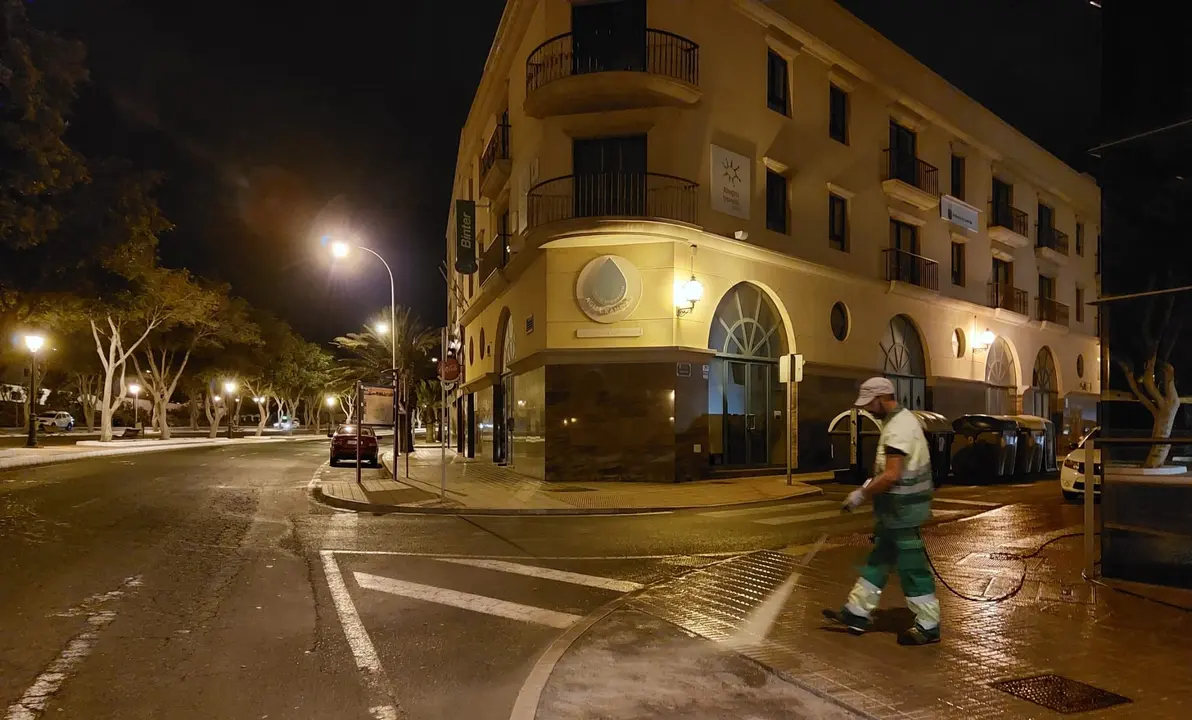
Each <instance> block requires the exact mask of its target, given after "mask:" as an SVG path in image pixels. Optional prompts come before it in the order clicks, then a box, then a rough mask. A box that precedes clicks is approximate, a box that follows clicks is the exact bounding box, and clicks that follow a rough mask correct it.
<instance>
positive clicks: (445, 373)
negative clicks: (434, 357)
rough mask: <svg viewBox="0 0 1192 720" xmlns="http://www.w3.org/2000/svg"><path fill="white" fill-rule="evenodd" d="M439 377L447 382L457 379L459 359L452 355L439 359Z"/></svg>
mask: <svg viewBox="0 0 1192 720" xmlns="http://www.w3.org/2000/svg"><path fill="white" fill-rule="evenodd" d="M439 379H440V380H442V381H443V382H447V383H453V382H455V381H456V380H459V361H458V360H456V359H455V358H453V357H448V358H443V359H442V360H440V361H439Z"/></svg>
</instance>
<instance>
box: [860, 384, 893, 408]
mask: <svg viewBox="0 0 1192 720" xmlns="http://www.w3.org/2000/svg"><path fill="white" fill-rule="evenodd" d="M893 394H894V383H892V382H890V381H889V380H887V379H886V378H884V377H872V378H869V379H868V380H866V381H865V382H863V383H861V394H860V395H858V396H857V402H855V403H853V405H856V406H857V407H864V406H865V405H868V404H869V403H871V402H873V399H874V398H877V397H881V396H883V395H893Z"/></svg>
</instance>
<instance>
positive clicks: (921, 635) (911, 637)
mask: <svg viewBox="0 0 1192 720" xmlns="http://www.w3.org/2000/svg"><path fill="white" fill-rule="evenodd" d="M939 641H940V629H939V627H934V628H932V629H931V630H924V629H923V628H921V627H919V624H918V623H915V624H914V625H913V626H911V628H910V629H909V630H903V631H902V632H900V633H898V644H899V645H930V644H931V643H937V642H939Z"/></svg>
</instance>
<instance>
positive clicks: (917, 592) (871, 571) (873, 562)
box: [844, 525, 940, 630]
mask: <svg viewBox="0 0 1192 720" xmlns="http://www.w3.org/2000/svg"><path fill="white" fill-rule="evenodd" d="M894 568H897V569H898V578H899V580H900V581H901V583H902V593H903V595H905V596H906V602H907V605H908V606H909V607H910V609H911V611H912V612H914V613H915V622H916V623H918V625H919V626H920V627H922V628H923V629H924V630H932V629H934V628H936V627H938V626H939V622H940V608H939V601H938V600H937V599H936V597H935V578H934V577H933V576H932V574H931V567H930V566H929V565H928V563H927V551H926V550H925V549H924V547H923V539H922V538H921V537H920V536H919V530H918V528H913V527H912V528H897V529H892V528H885V527H882V526H881V525H878V527H877V529H876V532H875V533H874V544H873V550H872V551H870V553H869V558H868V560H866V562H865V567H863V568H861V577H860V578H858V580H857V583H856V585H854V586H853V589H852V591H851V592H850V593H849V596H848V602H847V603H845V606H844V607H845V609H846V610H848V611H849V612H851V613H853V614H854V615H859V616H861V617H866V618H867V617H869V616H870V614H871V613H872V612H873V611H874V610H875V609H876V608H877V605H878V601H879V600H880V599H881V594H882V588H884V587H885V586H886V580H887V579H888V578H889V577H890V571H891V569H894Z"/></svg>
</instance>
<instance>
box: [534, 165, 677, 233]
mask: <svg viewBox="0 0 1192 720" xmlns="http://www.w3.org/2000/svg"><path fill="white" fill-rule="evenodd" d="M698 190H699V183H696V182H693V181H691V180H684V179H683V178H679V177H674V176H672V175H661V174H658V173H646V172H638V173H626V172H620V173H592V174H585V175H564V176H563V177H557V178H552V179H550V180H544V181H543V182H540V183H538V184H537V185H535V186H534V187H532V188H530V192H529V197H528V198H527V215H528V217H527V221H528V222H527V225H528V227H531V228H535V227H538V226H540V225H545V224H546V223H551V222H557V221H559V220H571V219H573V218H583V217H637V218H657V219H660V220H677V221H679V222H684V223H690V224H692V225H694V224H695V222H696V206H697V195H698Z"/></svg>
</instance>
